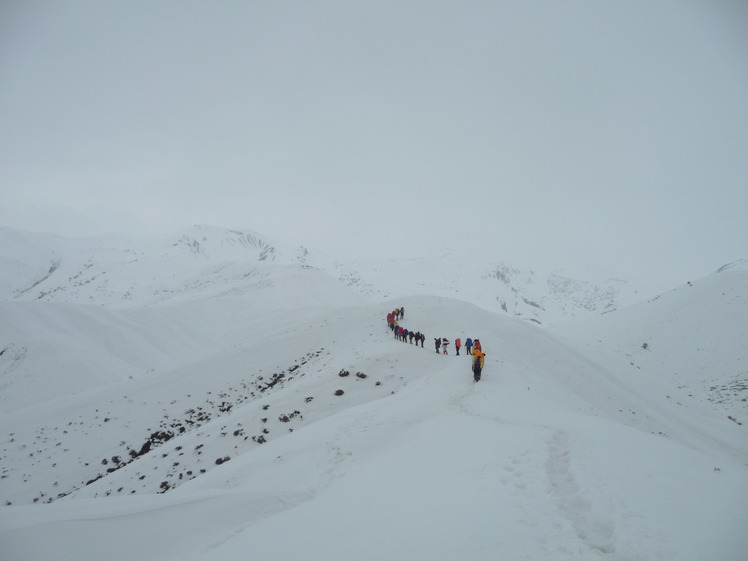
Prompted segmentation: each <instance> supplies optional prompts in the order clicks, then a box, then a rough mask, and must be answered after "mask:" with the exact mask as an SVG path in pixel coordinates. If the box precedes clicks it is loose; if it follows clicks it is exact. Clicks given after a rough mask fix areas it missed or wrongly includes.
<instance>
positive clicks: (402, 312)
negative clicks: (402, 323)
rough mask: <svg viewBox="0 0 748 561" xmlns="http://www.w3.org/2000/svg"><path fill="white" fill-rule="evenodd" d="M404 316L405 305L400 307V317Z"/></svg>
mask: <svg viewBox="0 0 748 561" xmlns="http://www.w3.org/2000/svg"><path fill="white" fill-rule="evenodd" d="M404 317H405V306H401V307H400V319H403V318H404Z"/></svg>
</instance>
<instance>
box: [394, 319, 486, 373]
mask: <svg viewBox="0 0 748 561" xmlns="http://www.w3.org/2000/svg"><path fill="white" fill-rule="evenodd" d="M404 317H405V308H404V307H400V308H395V310H394V311H392V312H390V313H388V314H387V326H388V327H389V328H390V329H391V330H392V332H393V333H394V336H395V339H397V340H399V341H402V342H404V343H407V342H408V341H410V344H411V345H412V344H413V340H414V339H415V342H416V347H417V346H418V344H419V343H420V344H421V348H423V342H424V341H425V340H426V336H425V335H424V334H423V333H421V332H420V331H418V332H414V331H410V330H408V329H406V328H404V327H403V326H401V325H399V323H398V320H400V319H403V318H404ZM449 345H450V340H449V339H447V338H446V337H434V349H435V351H436V354H439V351H440V350H441V351H442V354H445V355H448V354H449ZM454 345H455V351H456V353H455V354H456V356H459V355H460V349H461V348H462V339H460V338H459V337H458V338H457V339H455V341H454ZM465 353H466V354H467V356H469V357H471V360H472V371H473V380H475V381H476V382H477V381H479V380H480V378H481V372H482V371H483V365H484V364H485V357H486V354H485V353H484V352H483V349H482V348H481V343H480V339H475V340H473V339H472V338H470V337H468V338H467V339H465Z"/></svg>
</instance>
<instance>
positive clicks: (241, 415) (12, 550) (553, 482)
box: [0, 227, 748, 561]
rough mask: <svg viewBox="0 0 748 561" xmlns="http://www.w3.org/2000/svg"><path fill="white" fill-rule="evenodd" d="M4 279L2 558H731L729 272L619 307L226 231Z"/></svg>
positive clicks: (737, 450) (740, 481) (542, 278)
mask: <svg viewBox="0 0 748 561" xmlns="http://www.w3.org/2000/svg"><path fill="white" fill-rule="evenodd" d="M438 257H442V259H439V258H438ZM0 259H1V260H2V278H0V286H2V289H3V298H2V301H0V427H2V428H0V443H1V445H0V498H2V503H3V504H4V505H5V506H4V507H2V508H0V551H2V553H3V556H2V558H3V559H4V560H5V559H7V560H10V561H14V560H24V561H26V560H37V559H38V560H46V559H51V558H54V559H58V560H65V559H71V560H72V559H75V560H76V561H80V560H89V559H90V560H99V559H107V560H123V561H124V560H128V561H129V560H132V559H138V560H143V559H154V560H156V559H158V560H164V559H180V560H188V559H201V560H202V559H207V560H224V559H225V560H228V559H236V558H239V557H244V556H251V557H253V558H262V559H278V560H281V559H291V558H294V557H301V558H304V559H320V560H321V559H336V558H354V559H409V560H411V559H432V560H433V559H444V560H447V559H450V560H456V559H472V558H479V557H489V558H495V559H528V560H530V559H532V560H538V559H600V558H606V559H616V560H633V559H662V560H671V559H672V560H676V559H677V560H690V559H693V560H700V561H701V560H703V559H724V560H735V561H737V560H742V559H744V554H745V551H746V547H748V538H747V537H746V535H745V531H744V529H745V528H744V526H745V520H746V519H748V517H747V515H748V506H746V505H748V501H747V500H746V499H748V445H747V443H748V439H747V438H746V430H747V429H746V420H747V419H748V415H747V413H748V411H747V410H746V407H747V405H746V403H748V371H747V370H746V364H748V353H746V350H745V346H744V344H743V336H744V334H745V333H746V332H748V267H746V266H745V262H737V263H734V264H732V265H731V266H729V267H726V268H722V269H721V270H720V271H718V272H716V273H715V274H713V275H710V276H708V277H706V278H703V279H695V280H693V281H692V282H690V283H687V284H685V285H683V286H681V287H676V288H674V289H672V290H670V291H668V292H665V293H663V294H660V295H659V296H656V297H652V298H649V299H645V298H642V299H640V300H639V301H638V302H637V303H635V304H632V305H624V304H625V303H626V302H627V301H629V300H630V299H633V298H634V297H635V292H634V290H633V289H631V288H630V287H629V284H628V283H624V282H623V281H615V280H611V281H610V282H609V283H607V284H606V283H599V282H589V281H581V280H573V279H571V278H568V279H567V280H564V278H563V275H560V274H558V273H556V276H555V277H554V276H553V275H552V274H540V273H530V272H529V271H527V270H526V271H521V270H518V269H514V268H510V267H507V266H505V265H490V266H488V267H484V266H482V265H481V266H475V267H470V266H469V263H470V261H469V259H465V260H464V261H457V260H456V259H447V258H445V256H436V257H435V258H428V257H424V258H423V259H418V260H389V261H370V262H367V261H365V260H363V259H360V260H358V261H346V262H343V261H342V260H336V259H331V258H325V257H324V256H321V257H319V258H317V257H316V256H314V255H313V254H310V253H309V252H306V251H305V250H303V249H302V248H299V247H298V246H297V247H294V246H282V245H281V244H277V243H273V242H271V241H268V240H266V239H265V238H263V237H262V236H260V235H256V234H254V233H250V232H237V231H228V230H222V229H219V228H205V227H196V228H193V229H191V230H190V231H189V232H188V233H187V234H184V235H181V236H177V237H174V238H170V239H168V240H161V241H158V242H157V241H153V240H151V241H148V242H142V244H141V245H137V244H135V243H134V242H132V241H131V240H115V239H109V240H104V239H97V240H62V239H60V238H55V237H50V236H41V235H31V234H28V233H21V232H17V231H12V230H7V229H3V230H0ZM317 259H319V260H317ZM463 265H464V266H463ZM554 278H555V280H553V281H552V280H551V279H554ZM613 278H615V277H611V279H613ZM398 287H399V289H398ZM551 287H556V290H555V291H554V290H553V289H551ZM606 287H607V288H606ZM510 297H511V298H513V299H510ZM525 300H527V301H528V302H529V303H528V302H525ZM399 306H404V307H405V311H406V313H405V317H404V319H403V320H402V322H401V323H402V325H404V326H406V327H409V328H411V329H413V330H419V331H422V332H424V333H425V334H426V336H427V339H426V345H425V348H417V347H416V346H415V345H411V344H408V343H403V342H399V341H397V340H396V339H394V337H393V336H392V334H391V333H390V331H389V330H388V329H387V327H386V323H385V316H386V314H387V312H389V311H391V310H392V309H394V308H395V307H399ZM575 316H576V317H575ZM564 317H565V318H567V319H566V320H564V321H561V318H564ZM519 319H521V320H528V321H520V320H519ZM540 322H542V323H543V324H544V325H547V327H543V328H541V327H539V326H538V325H537V323H540ZM435 337H448V338H450V339H455V338H457V337H461V338H462V339H463V340H464V339H465V338H467V337H473V338H479V339H480V340H481V342H482V343H483V348H484V350H485V351H486V353H487V356H486V368H485V371H484V377H483V379H482V380H481V382H479V383H477V384H476V383H474V382H473V381H472V376H471V373H470V367H469V364H470V361H469V359H468V358H466V357H465V356H462V355H461V356H459V357H458V356H455V353H454V347H453V346H452V347H451V348H450V350H449V356H444V355H443V354H437V353H435V352H434V348H433V346H430V345H429V342H431V341H433V339H434V338H435Z"/></svg>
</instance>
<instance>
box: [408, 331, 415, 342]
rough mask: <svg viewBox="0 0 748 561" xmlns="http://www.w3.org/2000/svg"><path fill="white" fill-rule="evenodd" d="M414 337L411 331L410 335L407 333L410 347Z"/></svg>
mask: <svg viewBox="0 0 748 561" xmlns="http://www.w3.org/2000/svg"><path fill="white" fill-rule="evenodd" d="M415 336H416V334H415V333H413V332H412V331H411V332H410V333H408V339H410V344H411V345H412V344H413V337H415Z"/></svg>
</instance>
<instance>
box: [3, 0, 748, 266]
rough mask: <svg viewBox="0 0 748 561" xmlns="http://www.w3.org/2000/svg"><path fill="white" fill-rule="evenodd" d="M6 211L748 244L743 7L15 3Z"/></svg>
mask: <svg viewBox="0 0 748 561" xmlns="http://www.w3.org/2000/svg"><path fill="white" fill-rule="evenodd" d="M0 195H2V197H1V199H0V224H4V225H9V226H14V227H19V228H25V229H30V230H41V231H52V232H57V233H61V234H66V235H86V234H92V233H103V232H108V231H117V232H124V233H151V232H153V233H155V232H163V231H174V230H178V229H180V228H182V227H185V226H189V225H191V224H193V223H211V224H216V225H220V226H229V227H248V228H252V229H254V230H256V231H259V232H260V233H264V234H266V235H269V236H274V237H285V238H290V239H294V240H298V241H301V242H304V243H307V244H309V245H310V246H313V247H314V246H315V245H325V246H329V245H331V244H337V243H340V244H342V245H345V246H349V247H351V246H353V247H359V248H360V250H361V252H362V253H368V252H370V251H372V250H375V251H376V252H377V253H386V252H392V253H403V252H408V251H417V250H418V249H419V248H420V247H421V246H422V245H424V244H439V245H441V246H444V247H467V246H469V245H470V246H478V247H479V248H481V253H482V254H483V255H485V257H486V259H487V260H494V259H497V258H501V257H504V256H505V257H507V258H513V257H514V258H516V257H517V256H523V257H525V258H526V259H527V261H530V262H532V261H533V260H547V259H554V260H557V261H561V262H570V263H574V264H575V265H576V264H580V263H589V264H590V265H593V266H595V265H600V266H604V267H609V268H612V269H616V270H621V269H623V270H624V272H625V271H626V270H632V271H634V272H639V273H641V274H644V275H645V276H648V275H656V276H661V277H665V276H671V277H672V278H673V280H674V281H685V280H687V279H688V277H690V276H693V275H699V274H706V273H708V272H710V270H712V269H713V268H716V267H717V266H719V265H721V264H723V263H724V262H726V261H730V260H733V259H737V258H740V257H745V256H747V255H748V251H747V249H748V225H747V224H746V214H747V211H746V209H748V4H747V3H745V2H740V1H734V2H729V1H723V0H712V1H710V2H702V1H696V0H677V1H676V0H672V1H667V0H664V1H658V2H650V1H643V0H641V1H632V2H615V3H614V2H599V1H594V0H589V1H578V0H572V1H561V0H557V1H537V2H519V1H512V2H509V1H499V0H497V1H473V0H468V1H462V2H447V1H425V0H422V1H412V2H408V1H391V2H388V1H377V2H357V1H344V0H338V1H336V0H330V1H303V2H302V1H278V2H266V1H246V2H233V1H222V2H207V1H206V2H197V1H187V2H183V1H161V2H144V1H135V2H91V1H80V2H70V1H48V2H43V1H41V2H25V1H13V0H5V1H4V2H3V3H2V4H0Z"/></svg>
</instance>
